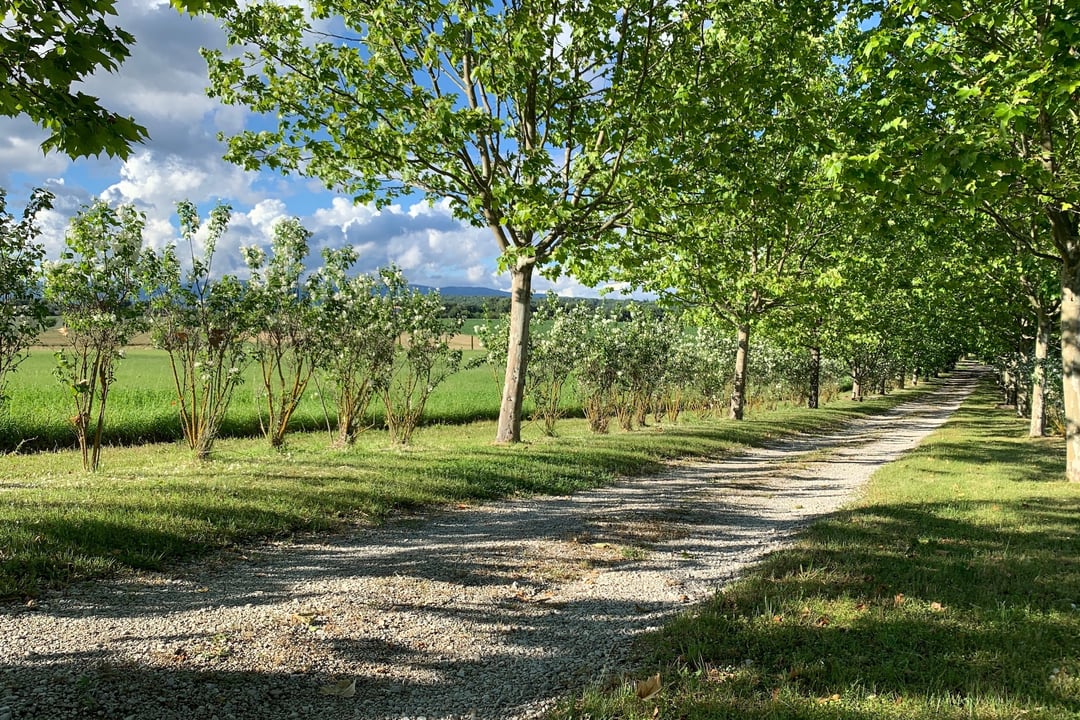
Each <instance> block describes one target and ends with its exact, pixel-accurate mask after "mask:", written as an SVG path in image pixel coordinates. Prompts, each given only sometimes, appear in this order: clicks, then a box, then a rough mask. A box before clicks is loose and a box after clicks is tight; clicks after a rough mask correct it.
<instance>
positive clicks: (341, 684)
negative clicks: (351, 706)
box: [319, 678, 356, 698]
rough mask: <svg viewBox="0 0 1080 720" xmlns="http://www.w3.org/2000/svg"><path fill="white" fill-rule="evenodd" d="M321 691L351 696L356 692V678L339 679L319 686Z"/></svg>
mask: <svg viewBox="0 0 1080 720" xmlns="http://www.w3.org/2000/svg"><path fill="white" fill-rule="evenodd" d="M319 692H320V693H321V694H323V695H334V696H336V697H345V698H350V697H352V696H353V695H355V694H356V678H353V679H352V680H348V679H346V680H339V681H338V682H336V683H331V684H329V685H323V686H322V687H321V688H319Z"/></svg>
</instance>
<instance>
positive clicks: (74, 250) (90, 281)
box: [45, 202, 153, 471]
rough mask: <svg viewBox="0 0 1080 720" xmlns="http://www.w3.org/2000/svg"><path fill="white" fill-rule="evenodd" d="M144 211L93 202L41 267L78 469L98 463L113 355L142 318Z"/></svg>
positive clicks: (148, 256) (146, 262) (146, 261)
mask: <svg viewBox="0 0 1080 720" xmlns="http://www.w3.org/2000/svg"><path fill="white" fill-rule="evenodd" d="M144 222H145V220H144V218H143V216H142V215H141V214H139V213H138V212H137V211H136V210H135V208H133V207H131V206H130V205H125V206H122V207H120V208H118V209H114V208H112V207H110V206H109V205H108V204H107V203H104V202H98V203H95V204H94V205H91V206H89V207H86V208H84V209H83V210H82V211H81V212H80V213H79V214H78V215H76V216H75V217H74V218H73V219H72V221H71V225H70V227H69V228H68V233H67V238H66V244H67V250H65V251H64V253H63V255H62V256H61V259H60V260H59V261H57V262H54V263H49V264H48V265H47V266H46V268H45V300H46V301H47V302H48V303H49V305H50V306H52V307H53V308H55V309H57V310H58V311H59V313H60V318H61V321H62V322H63V324H64V328H65V330H64V332H65V334H66V337H67V339H68V347H67V348H66V349H64V350H60V351H58V352H57V353H56V361H57V368H56V377H57V379H58V380H59V381H60V382H61V384H63V385H64V387H65V388H67V389H68V390H69V391H70V394H71V401H72V402H73V403H74V409H75V414H74V415H73V416H72V417H71V425H72V427H73V428H74V430H75V435H76V437H77V438H78V441H79V448H80V449H81V451H82V460H83V469H85V470H89V471H94V470H97V469H98V465H99V463H100V459H101V439H102V430H103V428H104V425H105V409H106V405H107V402H108V398H109V390H110V389H111V388H112V384H113V381H114V380H115V379H116V375H115V370H116V361H117V360H118V359H120V358H121V357H123V348H124V346H125V345H126V344H127V343H128V341H129V340H130V339H131V337H132V336H133V335H134V334H135V333H136V332H138V331H139V330H141V329H142V328H143V327H144V325H145V315H144V303H143V301H142V300H141V299H140V291H141V289H142V288H143V287H144V285H145V281H146V272H147V270H148V269H149V267H150V264H151V263H152V257H153V256H152V253H149V251H146V252H144V251H143V239H142V233H143V225H144Z"/></svg>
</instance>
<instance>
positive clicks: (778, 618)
mask: <svg viewBox="0 0 1080 720" xmlns="http://www.w3.org/2000/svg"><path fill="white" fill-rule="evenodd" d="M772 621H773V622H774V623H776V624H777V625H779V624H780V623H782V622H784V616H783V615H773V617H772Z"/></svg>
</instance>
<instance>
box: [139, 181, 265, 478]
mask: <svg viewBox="0 0 1080 720" xmlns="http://www.w3.org/2000/svg"><path fill="white" fill-rule="evenodd" d="M176 213H177V215H178V216H179V218H180V234H181V235H182V236H183V239H184V242H185V244H186V245H187V249H188V250H189V252H190V256H189V258H188V261H189V262H190V266H189V268H188V269H187V270H186V271H185V270H182V269H181V264H180V262H179V259H178V257H177V255H176V249H175V247H171V246H170V247H169V248H167V249H166V250H165V252H164V253H162V255H161V256H160V257H159V258H158V259H157V262H156V263H155V268H154V270H155V274H156V277H155V279H154V282H153V287H152V288H151V291H152V292H153V295H154V296H153V298H152V299H151V302H150V313H149V314H150V330H151V337H152V338H153V341H154V344H155V345H156V346H158V347H160V348H162V349H164V350H165V351H166V352H168V353H169V364H170V367H171V368H172V377H173V385H174V387H175V389H176V400H177V403H176V406H177V412H178V413H179V415H180V427H181V429H182V430H183V433H184V439H185V440H186V441H187V443H188V446H189V447H190V448H191V449H192V451H193V452H194V453H195V456H196V457H197V458H199V459H203V458H206V457H207V456H209V454H210V451H211V450H212V449H213V446H214V441H215V440H216V439H217V436H218V433H219V431H220V430H221V423H222V422H223V421H224V419H225V413H226V412H227V411H228V409H229V403H230V401H231V400H232V396H233V391H234V390H235V389H236V386H237V385H239V384H240V383H242V382H243V378H244V375H243V370H244V368H246V367H247V364H248V349H247V343H248V341H249V339H250V338H249V337H248V335H249V333H248V329H249V327H250V326H251V323H252V318H251V312H250V309H249V308H248V304H249V301H248V297H247V294H246V293H245V291H244V287H243V285H242V284H241V283H240V281H239V280H238V279H237V278H236V277H234V276H232V275H224V276H221V277H215V276H214V275H213V274H212V272H211V270H212V268H213V262H214V251H215V249H216V248H217V243H218V241H219V240H220V239H221V236H222V235H223V234H224V232H225V230H226V228H227V227H228V224H229V213H230V209H229V207H228V206H226V205H219V206H217V207H215V208H214V209H213V210H211V211H210V218H209V220H210V221H209V222H208V223H207V224H206V225H205V231H204V233H203V235H202V237H201V238H197V237H196V235H197V234H199V231H200V228H202V227H204V226H203V224H202V222H201V221H200V219H199V214H198V210H197V209H196V207H195V206H194V205H193V204H192V203H190V202H182V203H180V204H179V205H178V206H177V209H176ZM197 243H199V244H201V245H202V248H203V251H202V254H201V255H200V254H198V253H196V250H195V247H196V244H197Z"/></svg>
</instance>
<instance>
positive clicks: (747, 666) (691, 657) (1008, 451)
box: [555, 386, 1080, 720]
mask: <svg viewBox="0 0 1080 720" xmlns="http://www.w3.org/2000/svg"><path fill="white" fill-rule="evenodd" d="M996 401H997V398H996V395H995V394H994V392H993V390H992V388H991V387H989V386H987V387H984V388H983V389H982V390H981V391H980V392H979V393H977V394H976V395H975V396H973V398H972V399H971V400H969V401H968V403H966V404H965V406H964V407H963V408H962V410H961V411H960V412H959V413H958V414H957V415H956V416H955V417H954V418H953V420H951V421H950V422H949V423H948V424H947V425H946V426H945V427H944V428H943V429H941V430H940V431H939V432H937V433H935V434H934V435H933V436H932V437H931V438H929V439H928V440H927V441H926V442H925V443H923V445H922V446H920V447H919V448H918V449H917V450H915V451H914V452H912V453H911V454H909V455H908V456H906V457H905V458H904V459H902V460H900V461H898V462H896V463H893V464H891V465H889V466H887V467H885V468H884V469H882V470H881V471H879V472H878V473H877V474H876V475H875V476H874V477H873V479H872V480H871V484H870V487H869V490H868V493H867V494H866V496H865V498H864V499H863V500H862V501H861V502H859V503H858V504H857V505H856V506H854V507H852V508H850V509H848V510H847V511H845V512H842V513H840V514H838V515H837V516H835V517H833V518H832V519H830V520H828V521H826V522H821V523H819V524H817V525H815V526H814V527H813V528H811V529H810V530H809V531H807V532H806V533H804V535H803V536H802V538H801V541H800V542H798V544H797V545H796V546H795V547H793V548H792V549H790V550H786V551H783V552H779V553H776V554H774V555H772V556H771V557H769V558H768V559H767V560H766V561H765V562H764V563H762V564H761V565H760V566H758V567H757V568H756V569H755V570H754V571H752V572H751V573H750V574H749V575H748V576H747V577H746V578H745V579H743V580H741V581H740V582H738V583H736V584H735V585H734V586H732V587H730V588H729V589H728V590H727V591H725V592H724V593H723V594H721V595H719V596H718V597H717V598H716V599H715V601H712V602H709V603H706V604H704V605H702V606H700V607H697V608H695V609H693V610H692V611H690V612H687V613H686V614H684V615H683V616H681V617H680V618H679V619H678V620H676V621H675V622H673V623H671V624H670V625H669V626H668V627H666V628H665V629H664V630H663V631H661V632H658V633H655V634H652V635H650V636H648V637H646V638H645V639H644V640H643V641H642V643H641V646H640V647H641V657H642V660H641V666H640V670H639V671H638V672H637V673H636V674H635V675H634V677H636V678H638V679H642V678H645V677H646V676H650V675H652V674H653V673H655V672H660V674H661V677H662V679H663V682H664V687H663V690H662V692H661V693H660V694H659V695H658V696H656V697H655V698H653V699H651V700H640V699H638V698H637V697H636V696H635V694H634V692H633V691H632V689H631V686H630V684H623V683H620V684H618V685H619V687H617V688H616V689H614V690H609V691H607V692H600V691H590V692H589V693H587V694H586V695H585V696H584V697H581V698H578V699H576V700H568V701H567V702H566V703H565V704H564V706H563V707H562V709H561V710H560V711H559V712H558V713H556V714H555V717H557V718H562V719H563V720H566V719H569V718H577V719H584V718H591V719H592V720H600V719H601V718H620V719H622V720H633V719H645V718H684V719H686V720H691V719H702V720H703V719H705V718H709V719H710V720H725V719H729V718H730V719H731V720H735V719H736V718H737V719H738V720H744V719H745V720H752V719H759V718H760V719H764V718H770V719H775V720H819V719H820V720H826V719H830V720H870V719H874V720H876V719H878V718H883V719H884V718H890V719H891V718H910V719H913V720H915V719H917V720H931V719H935V720H936V719H938V718H947V719H952V718H956V719H959V718H981V719H982V718H985V719H994V720H996V719H1000V720H1020V719H1021V718H1023V719H1025V720H1035V719H1054V720H1057V719H1060V720H1065V719H1066V718H1069V719H1072V720H1075V719H1076V718H1078V717H1080V486H1078V485H1070V484H1068V483H1065V482H1063V481H1061V478H1062V476H1063V473H1064V448H1063V444H1062V442H1061V441H1060V440H1059V439H1034V440H1033V439H1029V438H1027V437H1025V432H1026V423H1024V422H1022V421H1019V420H1017V419H1016V418H1015V417H1013V416H1011V414H1009V413H1008V412H1006V411H1002V410H998V409H995V408H994V404H995V402H996Z"/></svg>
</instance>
